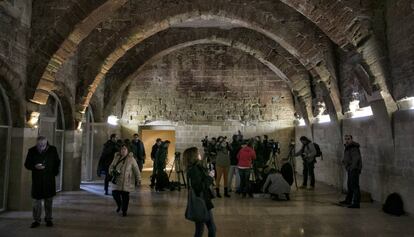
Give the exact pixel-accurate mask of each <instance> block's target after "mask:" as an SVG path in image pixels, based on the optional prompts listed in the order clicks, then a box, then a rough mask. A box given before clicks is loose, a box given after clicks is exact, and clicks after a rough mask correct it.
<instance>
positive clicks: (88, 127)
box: [81, 106, 94, 182]
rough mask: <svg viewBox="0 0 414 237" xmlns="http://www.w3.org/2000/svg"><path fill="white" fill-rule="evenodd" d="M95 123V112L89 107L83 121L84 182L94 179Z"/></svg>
mask: <svg viewBox="0 0 414 237" xmlns="http://www.w3.org/2000/svg"><path fill="white" fill-rule="evenodd" d="M93 123H94V118H93V112H92V108H91V107H90V106H89V107H88V108H87V109H86V112H85V116H83V119H82V131H83V134H82V179H81V181H82V182H85V181H92V180H93V178H94V176H93V174H94V164H93V134H94V133H93Z"/></svg>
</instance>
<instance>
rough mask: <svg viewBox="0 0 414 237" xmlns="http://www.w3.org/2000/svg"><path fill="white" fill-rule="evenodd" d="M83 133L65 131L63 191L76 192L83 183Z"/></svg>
mask: <svg viewBox="0 0 414 237" xmlns="http://www.w3.org/2000/svg"><path fill="white" fill-rule="evenodd" d="M81 158H82V132H81V131H78V130H69V131H65V153H64V159H63V191H76V190H79V189H80V183H81V164H82V162H81Z"/></svg>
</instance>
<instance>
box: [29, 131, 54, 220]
mask: <svg viewBox="0 0 414 237" xmlns="http://www.w3.org/2000/svg"><path fill="white" fill-rule="evenodd" d="M24 166H25V167H26V169H28V170H31V171H32V198H33V199H34V202H33V219H34V222H33V223H32V226H31V227H32V228H35V227H37V226H39V225H40V221H41V216H40V215H41V213H42V200H44V202H45V220H46V224H47V226H52V225H53V223H52V203H53V196H55V195H56V181H55V177H56V176H57V175H58V174H59V166H60V159H59V154H58V152H57V150H56V147H54V146H51V145H49V143H48V142H47V139H46V138H45V137H38V138H37V145H36V146H34V147H32V148H30V149H29V151H28V153H27V157H26V161H25V163H24Z"/></svg>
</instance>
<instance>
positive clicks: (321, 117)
mask: <svg viewBox="0 0 414 237" xmlns="http://www.w3.org/2000/svg"><path fill="white" fill-rule="evenodd" d="M315 121H316V122H317V123H329V122H331V117H330V116H329V114H323V115H318V116H317V117H316V118H315Z"/></svg>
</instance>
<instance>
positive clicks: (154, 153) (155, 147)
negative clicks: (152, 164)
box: [151, 143, 160, 161]
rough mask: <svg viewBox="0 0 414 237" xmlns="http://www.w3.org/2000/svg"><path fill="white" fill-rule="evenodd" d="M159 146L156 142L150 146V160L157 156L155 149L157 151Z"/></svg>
mask: <svg viewBox="0 0 414 237" xmlns="http://www.w3.org/2000/svg"><path fill="white" fill-rule="evenodd" d="M159 148H160V146H158V144H157V143H155V144H154V145H153V146H152V149H151V160H154V161H155V159H156V158H157V151H158V149H159Z"/></svg>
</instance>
